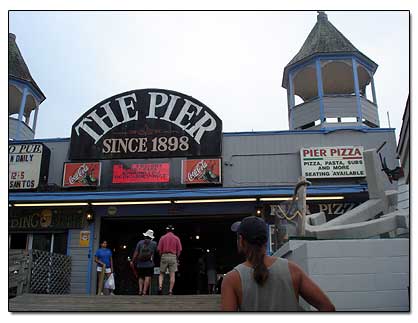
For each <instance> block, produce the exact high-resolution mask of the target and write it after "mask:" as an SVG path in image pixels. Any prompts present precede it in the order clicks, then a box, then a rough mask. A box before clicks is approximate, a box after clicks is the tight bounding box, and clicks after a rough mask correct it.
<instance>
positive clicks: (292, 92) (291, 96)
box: [288, 72, 295, 129]
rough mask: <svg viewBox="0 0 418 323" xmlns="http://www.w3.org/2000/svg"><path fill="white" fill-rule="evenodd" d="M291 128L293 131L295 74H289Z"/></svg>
mask: <svg viewBox="0 0 418 323" xmlns="http://www.w3.org/2000/svg"><path fill="white" fill-rule="evenodd" d="M288 93H289V100H288V102H289V112H290V114H289V126H290V129H293V108H294V107H295V90H294V87H293V72H290V73H289V89H288Z"/></svg>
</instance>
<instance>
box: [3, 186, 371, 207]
mask: <svg viewBox="0 0 418 323" xmlns="http://www.w3.org/2000/svg"><path fill="white" fill-rule="evenodd" d="M293 190H294V187H293V186H287V187H283V186H280V187H245V188H243V187H240V188H237V187H227V188H226V187H221V188H220V187H213V188H194V189H175V190H174V189H167V190H141V191H101V192H86V191H80V192H74V191H71V192H31V193H29V192H27V193H26V192H22V193H9V203H16V202H26V203H35V202H76V201H82V202H94V201H141V200H172V199H176V200H177V199H205V198H208V199H209V198H245V197H255V198H262V197H279V196H283V197H291V196H292V195H293ZM362 192H367V185H366V184H360V185H334V186H309V187H308V189H307V195H308V196H321V195H328V196H329V195H341V194H352V193H362Z"/></svg>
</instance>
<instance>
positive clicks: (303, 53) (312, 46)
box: [283, 11, 377, 85]
mask: <svg viewBox="0 0 418 323" xmlns="http://www.w3.org/2000/svg"><path fill="white" fill-rule="evenodd" d="M331 53H333V54H340V53H344V54H357V55H358V56H361V57H363V58H364V59H365V60H366V61H367V62H369V63H370V65H372V66H373V68H374V70H376V68H377V64H376V63H375V62H373V61H372V60H371V59H370V58H368V57H367V56H366V55H364V54H363V53H361V52H360V51H359V50H358V49H357V48H356V47H355V46H354V45H353V44H352V43H351V42H350V41H349V40H348V39H347V38H346V37H345V36H344V35H343V34H342V33H341V32H340V31H339V30H338V29H337V28H335V27H334V26H333V24H331V23H330V22H329V21H328V16H327V15H326V14H325V12H323V11H319V12H318V16H317V22H316V24H315V26H314V27H313V28H312V30H311V32H310V33H309V35H308V38H306V40H305V42H304V43H303V46H302V48H301V49H300V50H299V52H298V53H297V54H296V56H295V57H293V59H292V60H291V61H290V62H289V63H288V64H287V65H286V67H285V71H284V74H283V85H284V84H287V77H285V76H286V74H287V70H288V68H289V67H290V66H292V65H295V64H297V63H299V62H301V61H304V60H307V59H308V58H310V57H312V56H313V55H318V54H331ZM373 72H374V71H373Z"/></svg>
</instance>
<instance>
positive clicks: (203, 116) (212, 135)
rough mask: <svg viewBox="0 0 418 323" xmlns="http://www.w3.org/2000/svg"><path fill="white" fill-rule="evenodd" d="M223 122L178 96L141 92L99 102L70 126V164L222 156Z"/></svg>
mask: <svg viewBox="0 0 418 323" xmlns="http://www.w3.org/2000/svg"><path fill="white" fill-rule="evenodd" d="M221 136H222V121H221V120H220V119H219V118H218V117H217V116H216V114H215V113H214V112H213V111H212V110H211V109H209V108H208V107H207V106H205V105H204V104H203V103H201V102H199V101H198V100H196V99H194V98H192V97H190V96H187V95H184V94H182V93H178V92H174V91H169V90H161V89H144V90H134V91H129V92H125V93H122V94H118V95H115V96H113V97H111V98H108V99H106V100H103V101H102V102H100V103H98V104H97V105H95V106H94V107H93V108H91V109H90V110H88V111H87V112H86V113H85V114H83V115H82V116H81V117H80V118H79V119H78V120H77V121H76V122H75V123H74V124H73V126H72V132H71V145H70V159H72V160H79V159H84V160H91V159H128V158H148V157H175V156H208V155H212V156H218V155H221V145H222V142H221Z"/></svg>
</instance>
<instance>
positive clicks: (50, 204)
mask: <svg viewBox="0 0 418 323" xmlns="http://www.w3.org/2000/svg"><path fill="white" fill-rule="evenodd" d="M82 205H89V204H88V203H87V202H66V203H16V204H14V206H17V207H19V206H82Z"/></svg>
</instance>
